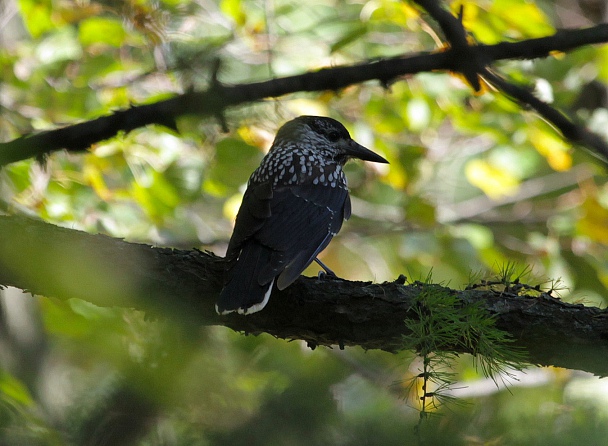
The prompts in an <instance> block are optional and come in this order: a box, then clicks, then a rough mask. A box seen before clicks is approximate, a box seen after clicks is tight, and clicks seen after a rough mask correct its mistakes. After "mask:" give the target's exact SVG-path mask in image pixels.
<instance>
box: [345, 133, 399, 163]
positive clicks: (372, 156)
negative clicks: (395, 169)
mask: <svg viewBox="0 0 608 446" xmlns="http://www.w3.org/2000/svg"><path fill="white" fill-rule="evenodd" d="M344 151H345V152H346V156H348V157H350V158H359V159H360V160H364V161H372V162H374V163H384V164H388V161H387V160H385V159H384V158H382V157H381V156H380V155H378V154H377V153H374V152H372V151H371V150H369V149H368V148H366V147H363V146H362V145H361V144H359V143H357V142H355V141H354V140H352V139H351V140H350V141H348V145H347V146H346V147H345V150H344Z"/></svg>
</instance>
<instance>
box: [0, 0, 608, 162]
mask: <svg viewBox="0 0 608 446" xmlns="http://www.w3.org/2000/svg"><path fill="white" fill-rule="evenodd" d="M421 3H424V2H421ZM454 20H456V21H457V22H458V20H457V19H456V18H455V17H454ZM458 23H459V22H458ZM459 41H460V40H459ZM605 42H608V24H602V25H598V26H595V27H592V28H588V29H580V30H562V31H558V32H557V33H556V34H554V35H553V36H549V37H543V38H538V39H529V40H525V41H521V42H515V43H511V42H501V43H498V44H495V45H469V46H468V47H466V48H463V46H462V45H458V46H456V47H452V48H450V49H447V50H446V51H444V52H439V53H420V54H415V55H409V56H400V57H395V58H391V59H384V60H379V61H367V62H364V63H361V64H357V65H352V66H338V67H332V68H325V69H322V70H319V71H314V72H308V73H304V74H301V75H296V76H288V77H283V78H278V79H273V80H269V81H264V82H256V83H250V84H240V85H223V84H220V83H217V82H216V83H214V84H213V85H212V87H211V88H210V89H208V90H206V91H202V92H194V91H190V92H187V93H184V94H182V95H178V96H176V97H174V98H171V99H168V100H164V101H159V102H156V103H153V104H146V105H140V106H134V107H131V108H129V109H127V110H120V111H117V112H115V113H113V114H111V115H108V116H103V117H100V118H98V119H95V120H92V121H87V122H82V123H79V124H74V125H71V126H67V127H64V128H60V129H56V130H50V131H46V132H41V133H35V134H32V135H29V136H24V137H21V138H18V139H16V140H13V141H10V142H6V143H1V144H0V166H2V165H5V164H8V163H11V162H15V161H19V160H23V159H27V158H30V157H41V156H44V155H46V154H49V153H52V152H54V151H57V150H61V149H65V150H68V151H74V152H80V151H84V150H87V149H88V148H89V147H90V146H91V145H92V144H94V143H96V142H99V141H103V140H105V139H108V138H111V137H112V136H115V135H116V134H117V133H118V132H121V131H124V132H129V131H131V130H134V129H136V128H140V127H144V126H146V125H150V124H160V125H165V126H168V127H170V128H175V127H176V123H175V122H176V119H177V118H179V117H180V116H184V115H189V114H197V115H199V116H221V114H222V112H223V111H224V110H225V109H227V108H229V107H233V106H236V105H241V104H246V103H250V102H255V101H260V100H263V99H266V98H275V97H280V96H283V95H286V94H290V93H296V92H302V91H306V92H313V91H325V90H339V89H342V88H345V87H347V86H349V85H354V84H359V83H362V82H366V81H371V80H377V81H380V82H381V83H382V84H384V85H386V84H388V83H390V82H391V81H393V80H394V79H396V78H398V77H400V76H405V75H411V74H416V73H420V72H426V71H455V72H461V73H465V74H467V76H468V77H471V76H472V74H471V61H477V62H476V63H475V64H474V66H473V68H474V72H475V77H476V74H477V72H478V71H477V69H478V67H479V66H488V65H490V64H492V63H493V62H496V61H498V60H507V59H534V58H539V57H546V56H548V55H549V54H550V53H551V52H553V51H569V50H572V49H574V48H577V47H580V46H583V45H589V44H596V43H605ZM463 51H466V52H467V53H468V56H467V57H463ZM557 113H558V112H557ZM564 118H565V117H564ZM565 119H566V122H567V124H566V125H565V128H562V126H560V125H561V123H560V122H557V123H555V125H556V126H557V127H558V128H559V129H560V131H562V133H563V134H564V135H565V136H566V137H569V138H574V139H573V141H574V142H579V143H581V144H585V143H588V142H589V141H588V139H589V138H587V137H585V138H583V139H580V138H578V135H581V134H583V133H584V132H582V131H579V132H572V131H571V129H570V126H571V125H574V124H573V123H572V122H571V121H569V120H568V118H565ZM585 132H587V131H586V130H585ZM577 138H578V139H577ZM597 140H599V141H601V142H603V141H602V140H601V139H600V138H599V137H598V138H597ZM604 144H605V143H604ZM591 148H592V149H595V150H598V149H597V147H591ZM601 152H602V153H604V154H605V153H608V150H604V148H602V149H601Z"/></svg>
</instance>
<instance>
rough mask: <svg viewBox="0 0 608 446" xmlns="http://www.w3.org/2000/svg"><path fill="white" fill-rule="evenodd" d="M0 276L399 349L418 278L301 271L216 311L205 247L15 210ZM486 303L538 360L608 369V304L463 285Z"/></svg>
mask: <svg viewBox="0 0 608 446" xmlns="http://www.w3.org/2000/svg"><path fill="white" fill-rule="evenodd" d="M0 233H1V234H2V238H1V239H0V284H3V285H10V286H15V287H18V288H21V289H24V290H28V291H31V292H33V293H36V294H41V295H44V296H48V297H53V298H58V299H61V300H66V299H70V298H78V299H83V300H86V301H89V302H91V303H93V304H95V305H100V306H121V307H130V308H135V309H139V310H143V311H146V312H148V313H152V314H155V315H162V316H167V317H171V316H173V317H175V318H177V319H178V320H179V322H180V323H190V324H194V325H195V326H198V325H224V326H227V327H230V328H232V329H234V330H237V331H243V332H246V333H251V334H256V335H257V334H260V333H269V334H271V335H273V336H276V337H278V338H283V339H302V340H305V341H307V342H308V343H309V344H310V345H311V346H316V345H341V346H342V345H346V346H353V345H359V346H361V347H363V348H366V349H382V350H386V351H390V352H394V351H397V350H399V348H400V345H401V337H402V335H404V334H406V333H407V332H406V328H405V324H404V322H403V321H404V320H405V319H407V318H413V317H415V313H414V312H413V311H412V309H411V305H412V302H413V300H414V298H415V296H416V295H417V294H418V293H420V292H421V290H423V289H424V286H422V285H420V284H413V285H403V284H401V283H398V282H394V283H383V284H374V283H370V282H350V281H346V280H340V279H336V280H327V281H320V280H318V279H316V278H301V279H300V280H298V281H297V282H296V283H294V284H293V285H292V286H290V287H288V288H287V289H286V290H284V291H278V290H275V291H274V292H273V296H272V298H271V299H270V303H269V304H268V306H267V307H266V308H265V309H264V310H263V311H261V312H259V313H256V314H253V315H250V316H239V315H230V316H228V317H219V316H218V315H216V314H215V311H214V303H215V299H216V297H217V294H218V292H219V289H220V277H221V274H222V269H223V264H222V261H223V260H222V259H221V258H219V257H216V256H214V255H212V254H209V253H204V252H200V251H196V250H193V251H185V250H172V249H168V248H154V247H151V246H147V245H141V244H132V243H127V242H124V241H122V240H118V239H114V238H110V237H107V236H102V235H90V234H87V233H84V232H79V231H74V230H70V229H64V228H59V227H56V226H53V225H49V224H46V223H41V222H37V221H33V220H29V219H24V218H17V217H0ZM433 286H437V287H439V285H433ZM444 290H445V292H448V293H455V294H457V295H458V297H459V298H460V299H461V300H462V301H465V302H472V301H480V302H483V304H484V306H485V307H486V308H487V311H488V313H489V315H492V316H494V317H496V321H497V324H498V326H499V327H500V328H502V329H503V330H505V331H507V332H509V333H510V334H511V335H512V336H513V338H514V339H515V344H516V345H518V346H521V347H524V348H525V349H526V350H527V351H528V353H529V359H530V361H531V362H532V363H536V364H542V365H556V366H561V367H568V368H573V369H582V370H587V371H589V372H593V373H595V374H598V375H602V376H604V375H608V359H607V358H608V312H607V311H604V310H600V309H598V308H595V307H584V306H582V305H571V304H567V303H564V302H561V301H559V300H558V299H553V298H550V297H546V296H545V297H530V296H515V295H513V294H509V293H504V292H503V293H499V292H494V291H488V290H483V291H482V290H472V291H457V290H450V289H448V288H444Z"/></svg>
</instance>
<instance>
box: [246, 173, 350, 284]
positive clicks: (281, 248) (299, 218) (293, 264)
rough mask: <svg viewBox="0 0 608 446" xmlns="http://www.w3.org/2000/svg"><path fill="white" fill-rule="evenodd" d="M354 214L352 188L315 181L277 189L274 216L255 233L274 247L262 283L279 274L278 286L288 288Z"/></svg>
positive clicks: (259, 239)
mask: <svg viewBox="0 0 608 446" xmlns="http://www.w3.org/2000/svg"><path fill="white" fill-rule="evenodd" d="M348 217H350V198H349V196H348V190H347V189H345V188H342V187H339V186H337V187H327V186H324V185H315V184H312V183H308V184H304V185H295V186H291V185H290V186H284V187H279V188H277V189H275V190H274V193H273V197H272V199H271V200H270V216H269V217H268V218H267V219H265V221H264V222H263V224H262V225H261V227H260V228H259V230H258V231H257V232H256V233H255V234H254V235H253V239H255V240H256V241H257V242H258V243H260V244H262V245H264V246H267V247H268V248H270V249H271V250H272V254H271V256H270V261H269V262H268V264H267V265H266V266H265V267H264V268H262V269H261V270H260V276H259V277H258V281H259V283H260V284H262V283H265V282H267V281H270V280H272V279H273V278H274V277H276V276H277V275H279V274H280V275H279V278H278V281H277V287H278V288H279V289H284V288H285V287H287V286H289V285H290V284H291V283H292V282H293V281H295V280H296V279H297V278H298V277H299V276H300V274H301V273H302V271H304V269H306V267H307V266H308V265H309V264H310V263H311V262H312V261H313V260H314V258H315V257H316V256H317V254H319V252H321V251H322V250H323V249H325V247H326V246H327V245H328V243H329V242H330V240H331V239H332V237H333V236H334V235H335V234H336V233H337V232H338V231H339V230H340V228H341V227H342V222H343V221H344V219H345V218H348Z"/></svg>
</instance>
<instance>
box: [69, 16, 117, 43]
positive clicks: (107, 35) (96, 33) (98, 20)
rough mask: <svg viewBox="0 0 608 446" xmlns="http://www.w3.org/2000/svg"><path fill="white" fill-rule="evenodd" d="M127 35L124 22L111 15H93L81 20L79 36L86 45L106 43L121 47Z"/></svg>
mask: <svg viewBox="0 0 608 446" xmlns="http://www.w3.org/2000/svg"><path fill="white" fill-rule="evenodd" d="M125 36H126V32H125V29H124V27H123V25H122V23H121V22H120V21H118V20H116V19H113V18H109V17H91V18H90V19H86V20H83V21H82V22H80V28H79V32H78V38H79V40H80V42H81V43H82V44H83V45H84V46H90V45H94V44H100V43H102V44H106V45H110V46H115V47H120V46H122V44H123V43H124V40H125Z"/></svg>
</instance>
